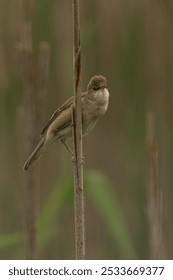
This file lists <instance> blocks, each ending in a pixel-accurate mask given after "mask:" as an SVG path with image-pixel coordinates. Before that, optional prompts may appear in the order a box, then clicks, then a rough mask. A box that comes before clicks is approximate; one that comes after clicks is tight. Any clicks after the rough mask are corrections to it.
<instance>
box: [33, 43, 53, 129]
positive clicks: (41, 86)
mask: <svg viewBox="0 0 173 280" xmlns="http://www.w3.org/2000/svg"><path fill="white" fill-rule="evenodd" d="M49 61H50V44H49V43H47V42H41V43H40V47H39V59H38V86H37V101H36V120H37V121H36V126H37V127H36V131H37V132H38V133H39V132H40V130H41V125H42V122H43V119H44V117H45V116H44V113H45V110H46V95H47V84H48V75H49Z"/></svg>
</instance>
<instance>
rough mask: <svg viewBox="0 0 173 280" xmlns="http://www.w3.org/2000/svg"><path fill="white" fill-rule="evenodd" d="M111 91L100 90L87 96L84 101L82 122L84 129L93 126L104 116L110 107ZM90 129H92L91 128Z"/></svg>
mask: <svg viewBox="0 0 173 280" xmlns="http://www.w3.org/2000/svg"><path fill="white" fill-rule="evenodd" d="M108 103H109V91H108V90H107V89H106V88H105V89H101V90H98V91H97V92H95V93H93V94H92V96H90V97H86V98H85V99H83V101H82V123H83V128H84V130H85V129H86V128H87V130H88V129H89V128H90V127H93V126H94V125H95V123H96V122H97V120H98V119H99V118H100V117H101V116H103V115H104V114H105V112H106V110H107V108H108ZM89 130H90V129H89Z"/></svg>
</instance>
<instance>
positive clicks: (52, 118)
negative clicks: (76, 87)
mask: <svg viewBox="0 0 173 280" xmlns="http://www.w3.org/2000/svg"><path fill="white" fill-rule="evenodd" d="M73 103H74V96H72V97H71V98H69V99H68V100H67V101H66V102H65V103H64V104H63V105H62V106H61V107H59V108H58V109H57V110H56V111H55V112H54V113H53V115H52V116H51V118H50V119H49V120H48V122H47V124H46V125H45V126H44V127H43V129H42V131H41V135H44V134H45V132H46V131H47V129H48V128H49V126H50V125H51V124H52V122H53V121H54V120H55V119H56V118H57V117H58V116H59V115H61V113H62V112H63V111H64V110H65V109H68V108H69V107H70V106H71V105H72V104H73Z"/></svg>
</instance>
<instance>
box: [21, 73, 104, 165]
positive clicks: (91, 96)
mask: <svg viewBox="0 0 173 280" xmlns="http://www.w3.org/2000/svg"><path fill="white" fill-rule="evenodd" d="M108 103H109V91H108V89H107V82H106V78H105V77H103V76H101V75H99V76H94V77H92V78H91V79H90V81H89V84H88V87H87V92H84V93H81V107H82V133H83V136H84V135H86V134H88V133H89V132H90V131H91V129H92V128H93V127H94V126H95V124H96V122H97V120H98V119H99V118H100V117H101V116H102V115H104V114H105V112H106V110H107V107H108ZM71 106H74V96H72V97H71V98H69V99H68V100H67V101H66V102H65V103H64V104H63V105H62V106H61V107H60V108H58V109H57V110H56V111H55V112H54V114H53V115H52V116H51V118H50V119H49V121H48V122H47V124H46V125H45V127H44V128H43V129H42V131H41V136H42V137H43V138H42V140H41V141H40V143H39V144H38V146H37V147H36V148H35V150H34V151H33V153H32V154H31V155H30V157H29V158H28V160H27V161H26V163H25V165H24V167H23V168H24V170H28V169H29V168H30V167H31V166H32V165H33V164H34V163H35V162H36V161H37V160H38V159H39V158H40V156H42V154H43V152H45V151H46V150H47V149H48V148H49V147H50V145H51V144H52V143H54V142H55V141H56V140H61V142H62V143H63V144H65V146H66V148H67V149H68V150H69V151H70V149H69V148H68V146H67V145H66V143H65V141H66V139H67V138H69V137H71V134H72V129H71Z"/></svg>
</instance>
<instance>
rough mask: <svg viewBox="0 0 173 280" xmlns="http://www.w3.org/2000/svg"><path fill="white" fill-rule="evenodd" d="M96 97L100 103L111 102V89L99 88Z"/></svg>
mask: <svg viewBox="0 0 173 280" xmlns="http://www.w3.org/2000/svg"><path fill="white" fill-rule="evenodd" d="M94 97H95V99H96V100H97V102H98V103H102V104H106V103H108V102H109V91H108V89H107V88H104V89H99V90H98V91H96V92H95V94H94Z"/></svg>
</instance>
